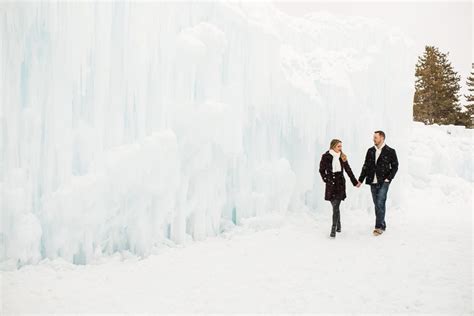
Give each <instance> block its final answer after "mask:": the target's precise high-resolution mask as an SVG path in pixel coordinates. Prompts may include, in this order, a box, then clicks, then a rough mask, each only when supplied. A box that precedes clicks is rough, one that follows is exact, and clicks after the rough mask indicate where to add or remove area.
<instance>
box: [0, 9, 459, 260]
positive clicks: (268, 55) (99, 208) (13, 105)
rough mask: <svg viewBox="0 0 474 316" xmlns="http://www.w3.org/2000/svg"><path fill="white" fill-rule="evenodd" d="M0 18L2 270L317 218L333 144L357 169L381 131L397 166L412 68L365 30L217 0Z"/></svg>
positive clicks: (386, 34) (402, 50)
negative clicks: (247, 223) (265, 222)
mask: <svg viewBox="0 0 474 316" xmlns="http://www.w3.org/2000/svg"><path fill="white" fill-rule="evenodd" d="M0 15H1V17H2V19H1V21H2V22H1V23H0V36H1V38H2V41H1V43H0V47H1V50H0V51H1V55H0V67H1V69H0V73H1V74H3V75H2V76H1V77H0V86H1V91H2V93H1V102H2V108H1V113H0V119H1V130H2V142H1V148H0V151H1V155H0V166H1V168H0V186H1V192H2V193H1V194H2V224H1V228H0V245H1V248H2V251H1V254H0V261H6V262H8V264H9V265H13V266H21V265H23V264H27V263H36V262H38V261H39V260H41V259H42V258H50V259H54V258H57V257H60V258H64V259H65V260H67V261H69V262H74V263H78V264H83V263H88V262H92V261H94V260H95V259H96V258H98V257H100V256H102V255H104V254H110V253H113V252H116V251H122V250H127V251H131V252H132V253H135V254H138V255H143V256H145V255H147V254H149V253H151V252H152V251H153V248H154V247H156V246H157V245H159V244H160V243H162V242H168V241H172V242H174V243H185V242H186V241H187V240H189V239H195V240H200V239H204V238H206V237H207V236H212V235H217V234H220V233H221V232H222V231H223V229H225V227H227V226H228V225H230V223H233V224H240V223H242V220H244V219H246V218H249V217H253V216H261V215H265V216H267V215H269V214H282V213H285V212H287V211H299V210H304V209H312V210H319V209H321V207H322V205H324V206H325V207H326V203H325V202H324V201H323V199H322V197H323V193H322V192H323V187H322V182H321V181H320V179H319V175H318V174H317V171H316V165H317V163H318V160H319V158H320V155H321V154H322V153H323V152H324V151H325V150H326V149H327V147H328V144H329V142H330V140H331V139H332V138H340V139H342V140H343V142H344V149H345V151H346V152H347V154H348V156H349V159H350V161H351V164H352V166H353V168H354V171H355V172H356V173H358V172H359V171H360V166H361V165H362V160H363V158H364V154H365V151H366V149H367V148H368V147H369V146H370V145H371V137H372V133H373V131H374V130H376V129H383V130H385V131H386V133H387V135H388V138H387V143H389V144H390V145H392V146H393V147H395V148H397V150H398V153H399V157H400V159H401V174H403V173H404V172H406V169H404V168H406V166H407V165H408V163H406V157H407V150H408V148H407V143H406V137H407V135H408V134H407V133H408V132H409V123H410V118H411V101H412V96H413V91H412V84H411V82H412V79H413V64H414V61H415V60H414V58H413V56H412V55H411V54H410V47H411V46H410V43H409V42H408V41H407V40H406V39H404V38H403V37H402V36H400V34H399V33H398V32H397V31H395V30H392V29H391V28H389V27H387V26H386V25H384V24H383V23H381V22H380V21H371V20H365V19H361V18H357V19H355V18H347V19H340V18H336V17H333V16H330V15H327V14H312V15H308V16H306V17H304V18H295V17H290V16H286V15H284V14H283V13H281V12H279V11H278V10H277V9H275V8H274V7H272V5H271V4H268V3H264V4H250V3H241V4H233V3H231V4H229V3H220V2H215V3H214V2H209V3H207V2H206V3H66V2H60V3H10V4H4V5H3V6H2V7H1V8H0ZM432 167H433V168H437V166H436V165H435V164H433V166H432ZM430 170H432V169H428V170H427V171H426V172H431V171H430ZM420 172H421V171H420ZM456 172H461V170H456ZM421 176H423V175H421ZM401 178H402V177H401ZM397 190H398V191H399V190H400V189H399V188H397V187H394V188H393V191H394V192H395V193H396V192H397ZM351 195H353V194H352V193H351ZM353 196H354V198H351V199H350V201H349V202H348V203H347V205H348V206H350V207H363V206H367V205H369V202H370V199H369V198H368V195H367V194H360V195H359V196H355V195H353Z"/></svg>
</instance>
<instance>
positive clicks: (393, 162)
mask: <svg viewBox="0 0 474 316" xmlns="http://www.w3.org/2000/svg"><path fill="white" fill-rule="evenodd" d="M392 150H393V152H392V154H391V155H390V167H391V168H390V174H389V175H388V178H387V179H388V180H390V181H392V180H393V178H394V177H395V174H397V171H398V158H397V152H396V151H395V149H393V148H392Z"/></svg>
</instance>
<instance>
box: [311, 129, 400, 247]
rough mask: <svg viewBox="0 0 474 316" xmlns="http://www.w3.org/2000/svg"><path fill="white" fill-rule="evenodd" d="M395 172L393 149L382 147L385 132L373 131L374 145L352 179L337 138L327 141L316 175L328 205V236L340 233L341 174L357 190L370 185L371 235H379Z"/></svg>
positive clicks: (344, 188)
mask: <svg viewBox="0 0 474 316" xmlns="http://www.w3.org/2000/svg"><path fill="white" fill-rule="evenodd" d="M397 170H398V159H397V153H396V152H395V149H393V148H391V147H389V146H388V145H386V144H385V133H384V132H383V131H375V132H374V146H373V147H370V148H369V149H368V150H367V154H366V156H365V161H364V165H363V166H362V171H361V173H360V176H359V180H357V179H356V177H355V176H354V173H352V170H351V167H350V166H349V162H348V161H347V156H346V155H345V154H344V153H343V152H342V142H341V141H340V140H339V139H333V140H332V141H331V144H330V147H329V150H328V151H326V152H325V153H324V154H323V155H322V157H321V162H320V163H319V173H320V174H321V178H322V179H323V181H324V182H325V183H326V190H325V195H324V199H325V200H327V201H330V202H331V205H332V211H333V214H332V227H331V234H330V237H333V238H334V237H336V232H339V233H340V232H341V213H340V210H339V206H340V204H341V201H343V200H344V199H345V198H346V184H345V182H346V180H345V178H344V171H345V172H346V173H347V175H348V176H349V178H350V179H351V182H352V184H353V185H354V186H356V187H360V186H361V184H362V182H363V181H364V179H365V183H366V184H368V185H370V190H371V193H372V199H373V201H374V205H375V229H374V231H373V234H374V235H375V236H378V235H381V234H382V233H383V232H384V231H385V229H386V224H385V201H386V200H387V192H388V188H389V186H390V183H391V182H392V180H393V178H394V177H395V174H396V173H397Z"/></svg>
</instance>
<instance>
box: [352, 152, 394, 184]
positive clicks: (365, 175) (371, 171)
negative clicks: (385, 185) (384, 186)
mask: <svg viewBox="0 0 474 316" xmlns="http://www.w3.org/2000/svg"><path fill="white" fill-rule="evenodd" d="M397 171H398V158H397V153H396V152H395V149H393V148H391V147H389V146H388V145H387V144H385V146H383V147H382V152H381V153H380V156H379V159H378V160H377V162H375V147H374V146H372V147H370V148H369V149H368V150H367V154H366V155H365V162H364V166H363V167H362V171H361V173H360V176H359V181H360V182H363V181H364V179H365V183H366V184H371V183H372V182H373V181H374V175H375V174H376V175H377V182H378V183H382V182H384V181H385V179H388V180H389V181H390V182H392V180H393V178H394V177H395V174H396V173H397Z"/></svg>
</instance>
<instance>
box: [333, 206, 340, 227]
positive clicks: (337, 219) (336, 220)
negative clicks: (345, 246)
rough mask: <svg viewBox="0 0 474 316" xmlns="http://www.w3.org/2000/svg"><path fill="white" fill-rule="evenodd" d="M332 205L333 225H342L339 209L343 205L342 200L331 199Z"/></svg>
mask: <svg viewBox="0 0 474 316" xmlns="http://www.w3.org/2000/svg"><path fill="white" fill-rule="evenodd" d="M331 205H332V226H333V227H336V226H340V225H341V211H340V210H339V205H341V200H331Z"/></svg>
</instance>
